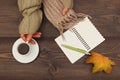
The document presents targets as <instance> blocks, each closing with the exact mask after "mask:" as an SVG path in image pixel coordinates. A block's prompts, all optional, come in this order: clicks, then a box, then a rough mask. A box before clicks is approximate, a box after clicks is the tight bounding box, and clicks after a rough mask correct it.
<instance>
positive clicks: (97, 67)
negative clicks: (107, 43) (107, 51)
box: [86, 52, 115, 73]
mask: <svg viewBox="0 0 120 80" xmlns="http://www.w3.org/2000/svg"><path fill="white" fill-rule="evenodd" d="M86 63H93V64H94V67H93V70H92V72H93V73H96V72H100V71H105V72H106V73H111V71H112V65H115V62H114V61H112V60H110V59H109V58H108V57H105V56H103V55H102V54H99V53H96V52H91V56H90V57H89V58H87V60H86Z"/></svg>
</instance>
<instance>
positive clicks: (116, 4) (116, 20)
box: [0, 0, 120, 80]
mask: <svg viewBox="0 0 120 80" xmlns="http://www.w3.org/2000/svg"><path fill="white" fill-rule="evenodd" d="M74 3H75V5H74V9H75V11H76V12H82V13H86V14H89V15H91V16H92V22H93V23H94V24H95V25H96V27H97V29H98V30H99V31H100V32H101V33H102V35H103V36H104V37H105V38H106V41H105V42H103V43H102V44H100V45H99V46H98V47H96V48H95V49H94V50H95V51H97V52H101V53H103V54H104V55H106V56H108V57H110V58H111V59H112V60H114V61H115V62H116V64H117V65H116V66H114V67H113V71H112V73H111V74H105V73H103V72H100V73H97V74H92V73H91V69H92V65H90V64H85V60H86V58H87V57H88V56H84V57H83V58H82V59H80V60H79V61H77V62H76V63H75V64H71V63H70V62H69V60H68V59H67V58H66V56H65V55H64V54H63V52H62V51H61V50H60V48H59V47H58V46H57V44H56V43H55V41H54V38H55V37H57V36H58V35H59V32H58V31H57V30H56V29H55V28H54V27H53V25H52V24H51V23H49V21H48V20H47V19H46V18H45V17H44V19H43V23H42V25H41V28H40V31H41V32H42V33H43V35H42V38H41V39H36V40H37V41H38V43H39V46H40V54H39V56H38V58H37V59H36V60H35V61H34V62H32V63H30V64H21V63H19V62H17V61H16V60H15V59H14V58H13V56H12V53H11V52H12V51H11V49H12V45H13V43H14V42H15V40H17V39H18V38H19V34H18V25H19V23H20V21H21V14H20V13H19V11H18V7H17V0H0V80H120V49H119V48H120V35H119V34H120V0H74Z"/></svg>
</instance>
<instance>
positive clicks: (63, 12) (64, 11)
mask: <svg viewBox="0 0 120 80" xmlns="http://www.w3.org/2000/svg"><path fill="white" fill-rule="evenodd" d="M68 11H69V8H66V7H65V8H63V10H62V15H63V16H64V15H65V14H66V13H67V12H68Z"/></svg>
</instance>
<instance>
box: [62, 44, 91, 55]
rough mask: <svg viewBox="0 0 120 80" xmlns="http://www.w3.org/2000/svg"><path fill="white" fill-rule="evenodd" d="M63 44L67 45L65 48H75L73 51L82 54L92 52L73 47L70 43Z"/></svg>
mask: <svg viewBox="0 0 120 80" xmlns="http://www.w3.org/2000/svg"><path fill="white" fill-rule="evenodd" d="M61 46H63V47H65V48H67V49H70V50H73V51H76V52H79V53H82V54H90V53H88V52H87V51H85V50H83V49H79V48H75V47H72V46H70V45H64V44H62V45H61Z"/></svg>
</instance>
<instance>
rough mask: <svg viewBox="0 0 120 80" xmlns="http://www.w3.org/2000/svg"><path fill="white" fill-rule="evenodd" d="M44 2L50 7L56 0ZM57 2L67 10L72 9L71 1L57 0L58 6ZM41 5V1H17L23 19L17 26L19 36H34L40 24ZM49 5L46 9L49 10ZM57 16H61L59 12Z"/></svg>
mask: <svg viewBox="0 0 120 80" xmlns="http://www.w3.org/2000/svg"><path fill="white" fill-rule="evenodd" d="M44 1H47V2H49V1H50V2H51V4H50V5H54V2H55V3H56V0H49V1H48V0H43V2H44ZM52 2H53V3H52ZM59 2H60V4H61V3H62V5H64V7H67V8H72V6H73V3H72V2H73V0H59V1H58V4H59ZM41 3H42V0H18V7H19V11H20V12H21V14H22V15H23V19H22V21H21V23H20V25H19V33H20V34H34V33H35V32H37V30H38V29H39V27H40V24H41V22H42V11H41V10H40V8H41ZM46 4H48V3H46ZM50 5H49V4H48V9H49V8H50ZM45 7H46V6H45ZM55 7H56V5H55ZM46 8H47V7H46ZM51 8H52V7H51ZM54 13H55V12H54ZM50 14H51V12H50ZM59 14H61V12H60V13H59ZM53 18H54V17H53Z"/></svg>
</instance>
